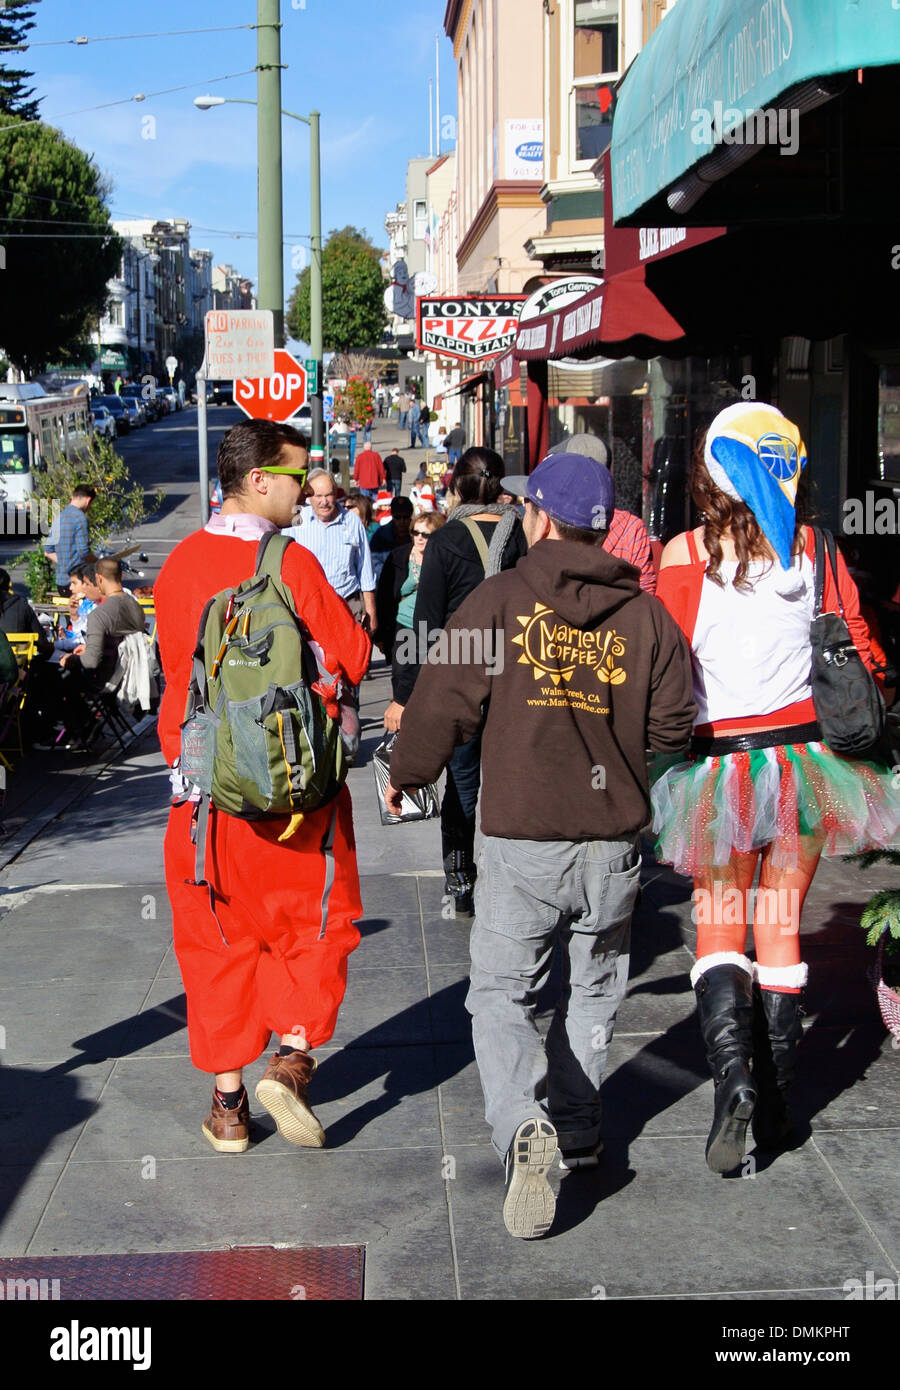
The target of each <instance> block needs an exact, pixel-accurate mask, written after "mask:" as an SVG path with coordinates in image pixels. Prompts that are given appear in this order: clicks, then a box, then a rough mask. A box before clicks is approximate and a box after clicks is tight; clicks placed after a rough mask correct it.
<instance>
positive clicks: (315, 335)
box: [194, 94, 325, 449]
mask: <svg viewBox="0 0 900 1390" xmlns="http://www.w3.org/2000/svg"><path fill="white" fill-rule="evenodd" d="M226 103H230V104H237V105H239V106H257V107H258V106H259V102H257V101H251V100H250V99H249V98H248V97H214V96H210V95H209V94H207V95H206V96H201V97H194V105H195V106H196V107H198V109H199V110H201V111H209V110H210V109H211V108H212V107H213V106H224V105H225V104H226ZM281 114H282V116H289V117H290V118H291V120H292V121H302V122H303V124H304V125H306V126H309V134H310V156H309V178H310V185H309V213H310V243H311V245H310V253H311V254H310V283H309V349H310V355H311V356H312V357H313V359H314V360H315V362H316V377H317V381H316V390H315V393H314V394H313V395H312V396H311V397H310V405H311V408H312V419H311V422H310V423H311V425H312V435H311V439H310V444H311V446H312V447H313V448H318V449H321V448H324V444H325V431H324V425H323V420H322V385H323V383H322V368H323V363H322V355H323V351H324V343H323V337H322V174H321V139H320V130H319V112H318V111H311V112H310V113H309V115H308V116H300V115H298V114H297V112H296V111H285V110H284V108H283V107H282V109H281ZM262 156H263V146H260V153H259V162H260V170H261V171H262V167H263V162H264V161H263V157H262ZM279 162H280V161H279ZM279 191H280V190H279ZM275 202H276V207H277V218H278V224H279V225H278V236H277V246H278V255H277V267H276V268H274V270H273V268H272V267H270V266H268V264H266V271H267V279H266V283H267V285H268V281H269V279H271V280H272V282H273V283H274V284H275V285H276V286H277V289H275V290H273V291H272V294H273V295H274V296H276V298H277V303H278V305H279V307H280V312H281V313H283V312H284V270H283V255H284V251H283V243H284V231H283V226H282V215H281V200H280V198H278V199H276V200H275ZM269 231H270V227H269V223H268V218H267V210H266V207H265V206H264V198H263V183H262V180H261V181H260V187H259V262H260V277H259V279H260V295H259V298H260V308H261V309H264V308H269V307H271V306H270V305H268V304H266V303H265V302H264V299H263V293H262V290H263V265H264V262H267V261H268V255H267V248H268V242H267V236H268V233H269ZM273 248H274V241H273ZM273 253H274V251H273ZM270 270H273V274H272V275H271V276H269V275H268V272H269V271H270ZM279 322H280V317H279V314H277V313H276V324H277V323H279Z"/></svg>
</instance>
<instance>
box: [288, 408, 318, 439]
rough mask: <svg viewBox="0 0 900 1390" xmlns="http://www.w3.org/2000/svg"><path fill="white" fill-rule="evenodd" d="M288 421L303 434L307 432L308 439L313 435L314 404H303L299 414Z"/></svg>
mask: <svg viewBox="0 0 900 1390" xmlns="http://www.w3.org/2000/svg"><path fill="white" fill-rule="evenodd" d="M288 423H289V424H291V425H293V426H294V429H295V430H299V431H300V433H301V434H305V435H306V437H307V439H310V438H311V437H312V406H311V405H301V407H300V409H299V410H298V411H297V414H296V415H294V416H293V417H292V419H291V420H289V421H288Z"/></svg>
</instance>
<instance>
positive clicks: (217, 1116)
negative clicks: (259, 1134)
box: [203, 1088, 250, 1154]
mask: <svg viewBox="0 0 900 1390" xmlns="http://www.w3.org/2000/svg"><path fill="white" fill-rule="evenodd" d="M203 1133H204V1134H205V1135H206V1137H207V1139H208V1140H209V1142H210V1143H211V1144H212V1146H213V1148H214V1149H215V1150H216V1153H220V1154H242V1153H245V1152H246V1151H247V1149H248V1148H249V1147H250V1098H249V1096H248V1095H247V1091H246V1088H245V1089H244V1098H243V1100H242V1101H241V1103H240V1105H239V1106H238V1108H237V1110H226V1108H225V1106H224V1105H223V1104H222V1102H221V1101H220V1100H219V1097H218V1096H217V1095H216V1092H215V1090H213V1098H212V1109H211V1110H210V1112H209V1114H208V1115H207V1117H206V1119H205V1120H204V1121H203Z"/></svg>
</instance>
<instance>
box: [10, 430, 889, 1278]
mask: <svg viewBox="0 0 900 1390" xmlns="http://www.w3.org/2000/svg"><path fill="white" fill-rule="evenodd" d="M223 414H224V412H223ZM185 471H186V468H185ZM185 486H187V484H186V483H185ZM167 534H172V531H171V528H170V529H169V531H168V532H167ZM376 669H378V668H376ZM362 697H363V704H362V714H363V718H364V721H365V723H364V729H365V737H364V744H363V751H362V755H361V758H360V764H359V766H358V767H357V768H355V769H354V770H353V772H352V773H351V776H350V786H351V789H352V794H353V800H354V816H355V823H356V833H357V838H358V853H359V866H360V873H361V875H362V888H363V905H364V910H365V917H364V920H363V922H362V923H361V924H360V926H361V931H362V936H363V939H362V943H361V945H360V947H359V948H358V950H357V951H356V953H355V955H354V956H353V957H352V958H351V961H350V971H349V988H348V992H347V998H346V1002H345V1005H344V1008H343V1010H342V1012H341V1015H340V1020H339V1023H338V1029H337V1032H336V1034H335V1036H334V1038H333V1040H332V1042H331V1043H330V1044H329V1046H328V1047H325V1048H323V1049H321V1056H320V1067H319V1071H318V1073H317V1075H316V1077H315V1078H314V1081H313V1090H312V1097H313V1101H314V1104H315V1107H316V1110H317V1112H318V1113H319V1115H320V1117H321V1119H322V1122H323V1124H324V1125H325V1127H326V1130H327V1132H328V1147H327V1148H326V1149H325V1150H324V1151H322V1152H318V1151H300V1150H297V1149H295V1148H293V1147H292V1146H291V1145H289V1144H287V1143H285V1142H284V1141H283V1140H282V1139H281V1138H280V1136H279V1135H278V1134H277V1132H276V1131H274V1128H273V1125H272V1122H271V1120H270V1118H269V1117H268V1115H267V1114H266V1113H265V1112H263V1111H261V1109H260V1107H259V1106H258V1105H257V1104H256V1102H255V1101H254V1100H253V1099H252V1097H253V1085H254V1084H255V1082H256V1081H257V1080H258V1078H259V1075H260V1074H261V1072H262V1070H263V1065H264V1059H261V1060H260V1062H258V1063H257V1064H256V1065H255V1066H254V1067H252V1068H250V1071H249V1074H248V1078H247V1079H248V1089H249V1091H250V1095H251V1110H252V1112H253V1123H254V1131H253V1140H254V1142H253V1143H252V1144H251V1148H250V1151H249V1152H248V1153H247V1154H246V1155H243V1156H225V1155H217V1154H215V1153H213V1152H212V1150H211V1149H210V1148H209V1145H208V1144H207V1143H206V1141H205V1139H204V1138H203V1136H202V1135H201V1133H200V1124H201V1121H202V1120H203V1117H204V1115H205V1114H206V1110H207V1106H208V1101H209V1090H210V1080H209V1078H208V1077H205V1076H202V1075H200V1074H199V1073H197V1072H196V1071H194V1069H193V1068H192V1066H191V1064H190V1060H189V1057H188V1049H187V1035H186V1031H185V1024H184V1017H185V1014H184V995H183V993H182V987H181V981H180V978H179V973H178V966H177V962H176V961H175V959H174V957H173V954H172V947H171V918H170V913H169V907H168V902H167V899H166V893H165V888H164V885H163V873H162V834H163V829H164V825H165V819H166V805H167V794H168V783H167V779H166V776H165V771H164V768H163V766H162V760H161V758H160V755H159V751H158V747H157V745H156V742H155V738H154V734H153V730H152V729H149V730H147V732H146V733H145V734H144V736H143V737H142V738H141V739H140V740H139V741H138V743H136V744H135V745H134V746H133V748H132V749H130V751H129V754H128V756H127V757H118V758H115V759H114V760H113V762H112V764H111V765H110V766H109V767H107V768H106V769H105V770H103V771H100V772H99V775H95V773H96V771H97V769H95V770H94V772H93V773H92V772H91V771H86V772H84V773H83V774H82V775H81V777H80V778H79V779H77V783H73V784H72V785H70V786H69V788H68V790H67V795H69V796H71V797H72V798H74V799H71V800H69V802H68V804H67V805H66V806H65V809H64V810H62V811H61V812H60V813H59V814H58V815H57V818H56V819H54V820H52V821H51V822H50V823H49V824H47V825H46V826H45V827H44V828H43V830H42V831H41V832H40V833H39V834H38V835H37V837H36V838H34V839H33V840H31V842H30V843H29V844H28V845H27V847H26V848H25V849H24V850H23V851H22V852H21V853H20V854H19V855H18V857H17V858H15V859H14V860H13V861H12V862H11V863H7V865H6V867H5V869H4V871H3V874H2V890H0V892H2V896H0V914H2V921H0V979H2V985H0V1025H2V1027H3V1028H4V1030H5V1051H4V1053H3V1072H4V1081H5V1089H4V1097H3V1101H2V1111H3V1114H2V1123H3V1132H4V1153H3V1157H2V1161H0V1254H2V1255H5V1256H14V1255H19V1256H22V1255H28V1256H35V1257H36V1256H45V1255H56V1254H87V1253H112V1252H119V1253H125V1252H159V1251H166V1250H217V1249H225V1248H228V1247H230V1246H238V1245H239V1246H247V1245H260V1244H261V1245H267V1246H268V1245H280V1244H282V1243H283V1244H286V1245H288V1246H315V1245H341V1244H353V1245H364V1246H365V1251H366V1267H365V1295H366V1297H367V1298H370V1299H388V1298H393V1299H397V1298H399V1299H460V1298H462V1299H533V1298H537V1299H563V1300H568V1299H576V1300H592V1299H599V1298H603V1297H605V1298H607V1299H634V1298H652V1299H673V1298H675V1299H677V1298H688V1299H710V1298H714V1299H715V1298H718V1299H722V1300H726V1301H727V1300H733V1299H746V1298H765V1299H771V1300H778V1299H791V1300H794V1299H804V1300H806V1299H831V1300H836V1301H840V1300H843V1299H844V1298H846V1296H847V1294H846V1287H845V1285H846V1281H848V1280H850V1279H854V1278H859V1279H861V1280H863V1281H865V1278H866V1272H867V1271H873V1272H874V1278H876V1279H880V1278H887V1279H890V1280H896V1278H897V1274H898V1266H900V1220H898V1214H897V1209H896V1204H895V1203H894V1201H893V1198H892V1195H891V1194H892V1192H893V1188H894V1183H895V1174H896V1151H897V1142H898V1137H900V1102H898V1094H900V1091H898V1086H897V1068H898V1066H900V1052H898V1051H896V1050H895V1049H892V1048H891V1046H890V1039H889V1038H887V1037H886V1035H885V1030H884V1028H883V1026H882V1024H881V1021H880V1019H879V1017H878V1014H877V1011H876V1006H875V1001H874V997H873V994H872V990H871V987H870V986H869V984H868V982H867V979H866V974H865V972H866V967H867V965H868V963H869V959H870V957H871V955H872V953H871V952H870V951H867V950H866V948H865V947H864V945H863V934H862V933H861V932H860V931H859V929H858V927H857V926H856V921H857V920H858V914H859V910H860V907H861V905H862V903H863V901H864V900H865V898H866V897H867V896H868V894H869V893H870V892H871V891H872V890H874V889H875V888H876V887H878V886H884V885H886V884H887V883H888V882H889V878H890V875H889V873H887V872H884V871H880V872H879V871H872V872H870V873H868V874H866V875H861V874H859V872H858V871H857V870H856V869H855V868H850V869H848V868H847V867H846V866H844V865H842V864H841V863H840V862H836V863H834V864H829V865H826V866H824V867H823V868H822V869H820V872H819V874H818V875H817V877H816V880H815V882H814V884H813V889H812V893H811V895H810V898H809V901H808V904H807V907H806V910H805V913H804V926H803V953H804V957H805V958H806V959H808V960H809V962H810V989H809V1004H808V1007H809V1031H808V1033H807V1036H806V1038H805V1041H804V1044H803V1047H802V1050H801V1062H800V1082H799V1085H798V1097H797V1099H798V1109H799V1111H800V1114H801V1115H802V1116H803V1117H804V1118H806V1119H808V1120H809V1122H810V1123H811V1126H812V1133H811V1136H810V1137H809V1138H808V1139H807V1141H806V1142H805V1144H804V1145H803V1146H802V1147H801V1148H799V1149H798V1150H796V1151H794V1152H787V1153H784V1154H782V1155H780V1156H779V1157H778V1158H777V1159H775V1160H774V1161H761V1162H760V1163H759V1166H758V1167H757V1165H756V1163H755V1161H754V1159H753V1156H752V1154H751V1155H750V1156H749V1157H748V1159H747V1161H746V1163H745V1165H744V1169H745V1171H744V1173H743V1175H741V1176H735V1177H733V1178H722V1177H718V1176H716V1175H714V1174H713V1173H711V1172H709V1170H708V1169H707V1168H706V1165H705V1163H704V1160H703V1146H704V1142H705V1136H706V1131H707V1128H708V1123H709V1116H710V1113H711V1107H712V1083H711V1081H710V1080H709V1078H708V1074H707V1069H706V1064H705V1062H704V1059H703V1055H702V1049H701V1045H700V1038H699V1031H698V1028H697V1024H696V1019H695V1017H694V1001H693V994H692V991H691V989H690V986H689V983H688V971H689V969H690V966H691V963H692V960H693V951H692V946H693V940H694V938H693V930H692V927H691V922H690V910H689V909H690V905H689V902H688V887H687V884H686V883H685V881H684V880H679V879H675V878H674V877H673V876H672V875H671V874H670V873H669V872H668V871H665V872H664V871H660V870H659V869H658V868H656V867H654V866H653V864H652V862H651V861H649V860H648V861H647V863H646V868H645V888H644V895H643V901H642V903H641V907H640V909H639V911H638V913H637V914H636V918H635V923H634V934H633V962H632V971H631V983H630V986H629V991H628V997H627V999H626V1001H625V1004H624V1006H623V1008H622V1010H621V1012H620V1015H619V1021H618V1028H617V1032H616V1036H615V1039H614V1042H613V1046H612V1051H611V1060H610V1074H609V1077H608V1080H607V1082H606V1087H605V1097H606V1101H605V1104H606V1112H605V1113H606V1124H605V1140H606V1152H605V1156H604V1160H603V1164H602V1166H601V1168H600V1170H599V1172H597V1173H596V1174H594V1175H591V1174H577V1173H574V1174H569V1175H565V1176H563V1175H561V1174H557V1175H555V1176H554V1184H556V1185H558V1188H559V1194H560V1195H559V1201H558V1206H557V1216H556V1221H555V1224H554V1226H553V1230H552V1233H551V1236H550V1237H549V1238H548V1239H544V1240H542V1241H538V1242H524V1241H515V1240H511V1239H510V1237H509V1236H508V1235H507V1233H506V1231H505V1230H504V1227H503V1223H502V1220H501V1216H500V1206H501V1202H502V1192H503V1180H502V1169H501V1167H500V1165H499V1164H498V1163H497V1161H496V1159H495V1158H494V1157H493V1154H492V1152H491V1150H490V1147H489V1143H488V1131H487V1128H486V1126H485V1124H484V1120H483V1118H482V1101H481V1093H480V1087H479V1083H478V1077H477V1073H476V1069H475V1065H474V1061H473V1056H472V1048H471V1037H470V1024H469V1019H468V1015H467V1014H466V1012H465V1009H464V999H465V992H466V976H467V939H468V924H467V923H466V922H464V921H459V922H456V921H452V920H450V921H448V920H445V919H444V917H443V916H442V903H441V899H442V890H443V882H442V877H441V876H440V875H439V873H438V871H437V865H438V863H439V853H440V847H439V838H440V837H439V831H438V829H437V825H436V823H435V822H431V823H427V824H423V825H418V826H400V827H397V826H395V827H387V828H385V827H382V826H381V824H380V821H379V818H378V814H377V808H376V799H375V790H374V781H373V777H372V769H371V767H370V766H369V765H368V764H369V760H370V758H371V754H372V750H373V749H374V747H375V746H376V745H377V742H378V740H379V738H380V716H381V712H382V710H383V709H384V706H385V704H386V703H387V699H388V680H387V677H386V675H385V674H378V675H376V677H375V678H374V679H370V680H367V681H365V682H364V684H363V687H362ZM543 1020H544V1023H545V1024H546V1021H547V1015H546V1014H544V1015H543ZM223 1213H227V1214H226V1215H223ZM35 1272H36V1273H38V1272H39V1270H38V1267H37V1266H35Z"/></svg>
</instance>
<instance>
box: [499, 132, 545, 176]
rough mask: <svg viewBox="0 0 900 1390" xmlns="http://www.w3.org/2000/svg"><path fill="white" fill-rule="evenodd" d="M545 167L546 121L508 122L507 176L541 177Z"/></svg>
mask: <svg viewBox="0 0 900 1390" xmlns="http://www.w3.org/2000/svg"><path fill="white" fill-rule="evenodd" d="M543 169H544V122H543V121H542V120H540V119H528V120H524V121H507V122H506V177H507V178H508V179H540V178H542V176H543Z"/></svg>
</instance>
